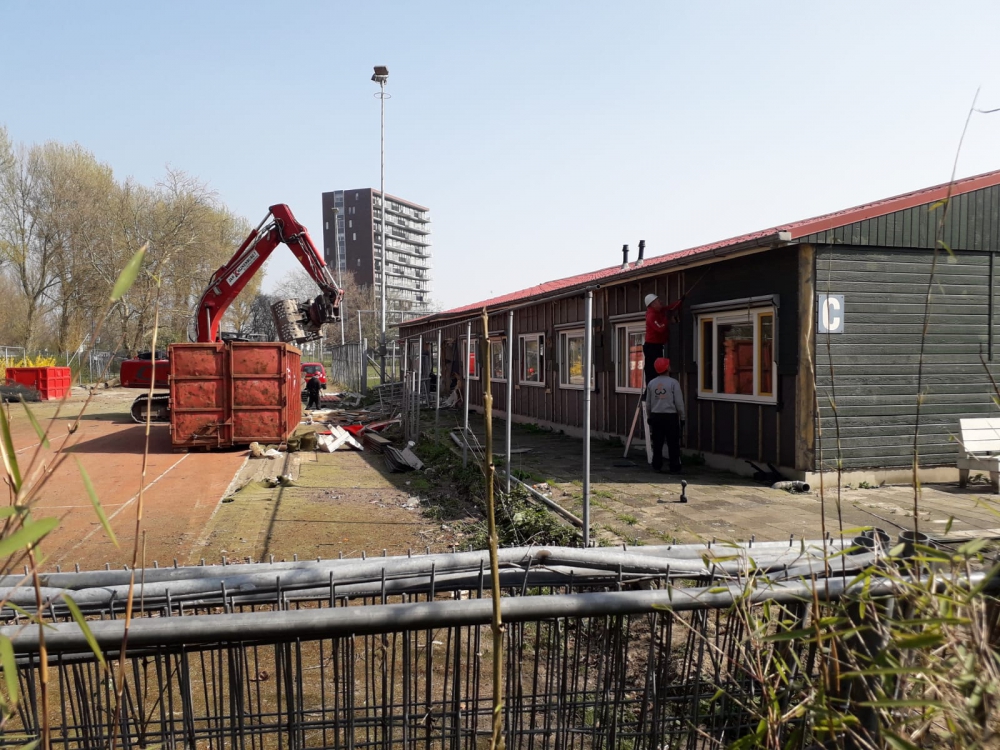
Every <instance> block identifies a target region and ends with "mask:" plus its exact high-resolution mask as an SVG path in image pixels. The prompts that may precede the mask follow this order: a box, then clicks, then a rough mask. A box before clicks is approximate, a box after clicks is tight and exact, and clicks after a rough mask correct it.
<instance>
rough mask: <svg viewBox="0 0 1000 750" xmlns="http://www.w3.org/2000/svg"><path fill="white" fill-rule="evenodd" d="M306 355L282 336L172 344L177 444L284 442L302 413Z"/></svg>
mask: <svg viewBox="0 0 1000 750" xmlns="http://www.w3.org/2000/svg"><path fill="white" fill-rule="evenodd" d="M301 356H302V355H301V353H300V352H299V350H298V349H296V348H295V347H293V346H289V345H287V344H283V343H277V342H264V343H257V342H242V341H238V342H225V343H223V342H218V343H214V344H172V345H171V346H170V436H171V443H172V445H173V447H174V448H188V449H189V448H198V447H203V448H228V447H230V446H234V445H248V444H250V443H253V442H259V443H283V442H284V441H285V440H286V439H287V438H288V436H289V435H290V434H291V433H292V431H294V430H295V428H296V427H298V424H299V420H300V419H301V414H302V403H301V401H300V399H299V391H300V390H301V389H300V382H299V381H300V374H299V370H300V364H299V363H300V360H301Z"/></svg>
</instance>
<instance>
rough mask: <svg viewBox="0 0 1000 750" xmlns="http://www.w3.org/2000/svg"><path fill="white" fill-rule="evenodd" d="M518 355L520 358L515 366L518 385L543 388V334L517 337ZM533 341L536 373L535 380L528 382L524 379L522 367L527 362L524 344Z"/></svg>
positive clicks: (527, 334)
mask: <svg viewBox="0 0 1000 750" xmlns="http://www.w3.org/2000/svg"><path fill="white" fill-rule="evenodd" d="M517 339H518V354H520V355H521V356H520V358H519V360H518V365H517V382H518V385H527V386H531V387H533V388H544V387H545V334H544V333H522V334H519V335H518V337H517ZM529 341H534V342H535V343H536V344H537V345H538V372H537V373H535V376H536V379H535V380H529V379H527V378H526V377H525V372H524V367H525V365H526V364H527V362H528V357H527V346H526V343H527V342H529Z"/></svg>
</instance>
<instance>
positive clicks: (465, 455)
mask: <svg viewBox="0 0 1000 750" xmlns="http://www.w3.org/2000/svg"><path fill="white" fill-rule="evenodd" d="M461 348H462V347H459V350H461ZM471 359H472V321H471V320H470V321H469V322H468V323H466V324H465V383H463V384H462V401H464V402H465V421H464V422H463V424H462V436H463V437H464V438H465V445H464V446H463V448H462V466H463V467H464V466H467V465H468V463H469V399H470V398H471V397H472V384H471V382H470V379H471V376H472V369H471V367H470V366H469V360H471ZM476 364H477V365H478V364H479V362H478V361H477V362H476Z"/></svg>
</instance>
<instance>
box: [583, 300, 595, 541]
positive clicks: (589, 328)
mask: <svg viewBox="0 0 1000 750" xmlns="http://www.w3.org/2000/svg"><path fill="white" fill-rule="evenodd" d="M583 319H584V320H583V546H584V548H587V547H589V546H590V370H591V367H592V365H593V361H594V352H593V343H594V342H593V338H594V293H593V291H588V292H587V295H586V297H585V298H584V303H583Z"/></svg>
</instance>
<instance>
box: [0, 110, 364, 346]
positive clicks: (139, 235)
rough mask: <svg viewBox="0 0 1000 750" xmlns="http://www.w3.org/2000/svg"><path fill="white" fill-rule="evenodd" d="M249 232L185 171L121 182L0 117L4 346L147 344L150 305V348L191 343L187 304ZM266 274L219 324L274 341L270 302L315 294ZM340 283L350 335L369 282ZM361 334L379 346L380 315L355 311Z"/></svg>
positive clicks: (83, 155)
mask: <svg viewBox="0 0 1000 750" xmlns="http://www.w3.org/2000/svg"><path fill="white" fill-rule="evenodd" d="M251 229H252V227H251V225H250V223H249V222H248V221H247V220H246V219H244V218H243V217H240V216H237V215H236V214H234V213H233V212H232V211H231V210H230V209H229V208H227V207H226V205H225V204H224V203H223V202H222V201H221V200H220V199H219V197H218V196H217V195H216V194H215V193H214V192H213V191H212V190H211V189H210V188H209V187H208V186H207V185H206V184H205V183H204V182H202V181H200V180H198V179H197V178H195V177H193V176H191V175H189V174H186V173H184V172H181V171H178V170H174V169H169V168H168V169H167V170H166V172H165V174H164V175H163V177H162V178H160V179H159V180H158V181H157V182H156V184H155V185H153V186H147V185H142V184H140V183H139V182H137V181H136V180H135V179H133V178H131V177H128V178H124V179H119V178H118V177H116V175H115V174H114V172H113V170H112V168H111V167H110V166H109V165H108V164H105V163H103V162H101V161H100V160H99V159H98V158H97V157H96V156H95V155H94V154H92V153H91V152H90V151H88V150H86V149H85V148H83V147H81V146H80V145H78V144H69V145H67V144H64V143H59V142H55V141H50V142H47V143H43V144H24V143H15V142H13V141H12V140H11V138H10V136H9V135H8V132H7V130H6V129H5V128H4V127H3V126H0V299H2V300H3V302H4V304H2V305H0V346H4V345H6V346H20V347H24V348H25V349H26V350H27V351H28V352H38V351H49V352H63V353H72V352H76V351H81V350H84V349H99V350H103V351H121V352H127V353H130V354H134V353H136V352H140V351H146V350H148V349H149V347H150V341H151V337H152V331H153V326H154V320H155V315H154V313H155V311H156V309H157V307H158V308H159V318H158V334H157V348H158V349H159V348H161V345H162V346H164V347H165V346H166V345H167V344H169V343H171V342H175V341H188V340H189V339H190V335H189V334H190V333H191V329H192V321H193V316H194V312H195V310H194V306H195V305H196V304H197V303H198V300H199V299H200V297H201V295H202V293H203V292H204V289H205V286H206V285H207V284H208V281H209V279H210V278H211V275H212V273H214V272H215V270H216V269H217V268H218V267H219V266H221V265H222V264H223V263H225V262H226V261H228V260H229V259H230V258H231V257H232V255H233V253H234V252H235V251H236V248H237V247H239V245H240V244H241V243H242V242H243V240H245V239H246V237H247V235H248V234H249V233H250V231H251ZM143 245H146V246H147V252H146V260H145V262H144V265H143V269H142V272H141V274H140V276H139V278H138V279H137V280H136V282H135V284H133V286H132V287H131V289H130V290H129V291H128V293H127V294H125V296H123V297H122V298H121V299H120V300H119V301H117V302H116V303H114V305H112V306H111V308H110V311H109V309H108V300H109V297H110V293H111V289H112V287H113V285H114V282H115V279H116V278H117V276H118V273H119V272H120V271H121V269H122V268H123V267H124V265H125V263H126V262H127V261H128V259H129V258H130V257H132V255H133V254H134V253H135V252H136V251H137V250H138V249H139V248H140V247H142V246H143ZM335 273H336V271H335ZM263 276H264V274H263V273H258V274H257V275H256V277H254V278H253V279H252V280H250V281H249V283H248V284H247V287H246V289H244V290H243V292H242V293H241V294H240V296H239V297H238V298H237V299H236V301H235V302H234V303H233V305H232V306H231V307H230V309H229V312H228V313H227V315H226V318H225V320H224V321H223V330H224V331H228V332H231V333H233V334H235V335H237V336H243V337H247V338H253V339H257V340H274V339H276V338H277V332H276V330H275V327H274V322H273V320H272V318H271V309H270V308H271V304H272V303H273V302H275V301H276V300H278V299H290V298H295V299H300V300H303V299H307V298H311V297H314V296H315V295H316V294H318V292H319V290H318V288H317V287H316V285H315V283H314V282H313V281H312V280H311V279H310V278H309V277H308V275H307V274H306V273H305V272H304V271H301V270H295V271H292V272H290V273H288V274H287V275H286V276H285V277H284V278H283V279H281V280H280V281H279V282H278V284H277V285H276V287H275V289H274V291H273V292H272V293H271V294H264V293H262V292H261V280H262V278H263ZM342 284H343V286H344V290H345V300H346V310H347V315H346V316H345V326H344V328H345V331H344V333H345V335H346V340H347V341H357V340H358V334H359V331H358V319H357V313H356V311H357V310H359V309H362V310H372V309H373V308H374V307H375V295H374V291H373V289H372V288H371V286H369V285H359V284H357V283H356V282H355V279H354V276H353V274H352V273H350V272H347V273H344V274H343V279H342ZM98 331H99V338H100V340H99V341H98V340H94V339H95V336H94V334H95V332H98ZM361 335H362V336H366V337H368V340H369V343H370V344H371V345H372V346H375V345H376V344H377V340H378V320H377V317H376V316H374V315H371V314H367V313H366V314H363V315H362V321H361ZM326 339H327V341H328V342H329V343H331V344H334V343H339V342H340V325H339V324H334V325H331V326H328V330H327V332H326Z"/></svg>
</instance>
